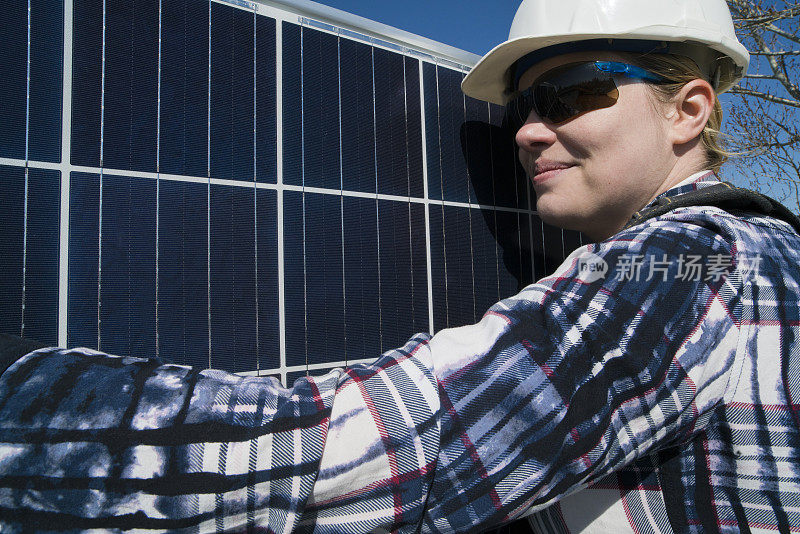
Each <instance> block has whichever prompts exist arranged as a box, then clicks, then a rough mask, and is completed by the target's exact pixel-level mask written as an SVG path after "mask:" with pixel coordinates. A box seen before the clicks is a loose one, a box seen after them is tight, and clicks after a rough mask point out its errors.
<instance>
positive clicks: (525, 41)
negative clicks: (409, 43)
mask: <svg viewBox="0 0 800 534" xmlns="http://www.w3.org/2000/svg"><path fill="white" fill-rule="evenodd" d="M610 38H613V39H615V40H616V39H634V40H648V41H669V42H687V41H692V42H694V43H698V44H703V45H705V46H706V47H709V48H712V49H714V50H716V51H718V52H720V54H721V55H725V56H728V57H730V58H731V59H732V60H733V62H734V63H735V64H736V65H737V66H738V67H740V68H742V69H743V70H746V69H747V65H748V63H749V60H750V54H749V53H748V52H747V49H746V48H745V47H744V46H743V45H742V44H741V43H739V42H738V41H733V40H731V39H724V40H723V41H722V42H720V36H719V34H713V33H711V32H709V35H708V38H707V39H704V38H703V36H701V35H698V34H697V31H695V32H693V34H692V35H691V37H689V36H681V35H676V34H675V28H674V27H671V26H650V27H647V28H641V29H639V30H637V31H635V32H630V33H626V34H616V35H613V36H611V35H608V34H599V33H592V34H590V33H586V34H569V35H550V36H537V37H519V38H517V39H510V40H508V41H506V42H504V43H501V44H499V45H497V46H496V47H494V48H493V49H492V50H491V51H489V52H488V53H487V54H486V55H485V56H483V57H482V58H481V60H480V61H479V62H478V63H477V64H476V65H475V66H474V67H473V68H472V70H471V71H470V72H469V74H467V76H466V77H465V78H464V80H463V82H462V83H461V90H462V91H463V92H464V94H466V95H467V96H469V97H472V98H475V99H478V100H483V101H486V102H491V103H493V104H498V105H505V103H506V100H507V97H508V95H509V94H510V93H511V91H512V90H513V88H512V87H511V80H510V69H511V67H512V66H513V65H514V64H515V63H516V62H517V61H518V60H519V59H520V58H522V57H523V56H525V55H527V54H529V53H531V52H535V51H537V50H541V49H543V48H546V47H549V46H554V45H559V44H564V43H569V42H578V41H586V40H590V39H610ZM736 81H738V80H736V79H733V80H732V81H731V80H730V79H729V80H726V82H725V83H723V84H721V85H720V87H718V88H717V92H718V93H722V92H724V91H726V90H728V89H730V88H731V86H733V85H734V84H735V83H736Z"/></svg>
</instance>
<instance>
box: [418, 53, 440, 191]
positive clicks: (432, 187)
mask: <svg viewBox="0 0 800 534" xmlns="http://www.w3.org/2000/svg"><path fill="white" fill-rule="evenodd" d="M422 80H423V85H424V87H425V95H424V96H425V144H426V146H425V149H426V154H427V160H428V161H427V162H426V163H427V166H428V197H430V198H432V199H436V200H441V199H442V161H441V158H442V150H441V146H440V136H441V132H440V130H439V88H438V85H437V81H436V80H437V76H436V66H435V65H432V64H430V63H425V62H423V63H422Z"/></svg>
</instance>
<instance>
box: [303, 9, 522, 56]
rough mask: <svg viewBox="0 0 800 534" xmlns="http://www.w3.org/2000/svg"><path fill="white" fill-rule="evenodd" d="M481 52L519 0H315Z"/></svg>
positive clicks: (503, 32) (500, 34)
mask: <svg viewBox="0 0 800 534" xmlns="http://www.w3.org/2000/svg"><path fill="white" fill-rule="evenodd" d="M315 1H316V2H318V3H320V4H324V5H326V6H330V7H335V8H336V9H341V10H342V11H347V12H348V13H353V14H355V15H360V16H362V17H365V18H368V19H371V20H374V21H377V22H382V23H383V24H388V25H389V26H394V27H395V28H398V29H400V30H405V31H407V32H411V33H415V34H417V35H421V36H423V37H428V38H429V39H433V40H435V41H439V42H440V43H444V44H448V45H451V46H455V47H456V48H461V49H463V50H466V51H468V52H473V53H475V54H479V55H483V54H485V53H486V52H488V51H489V50H491V49H492V48H493V47H494V46H495V45H497V44H500V43H501V42H503V41H505V40H506V38H507V37H508V29H509V28H510V27H511V21H512V19H513V18H514V13H516V11H517V6H519V3H520V0H489V1H487V0H460V1H455V0H433V1H430V0H429V1H425V0H401V1H399V2H398V1H393V2H387V1H386V0H372V1H369V0H315Z"/></svg>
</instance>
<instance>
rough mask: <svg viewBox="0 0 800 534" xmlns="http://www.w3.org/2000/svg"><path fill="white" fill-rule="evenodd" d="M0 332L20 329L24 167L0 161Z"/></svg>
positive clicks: (23, 234) (23, 231)
mask: <svg viewBox="0 0 800 534" xmlns="http://www.w3.org/2000/svg"><path fill="white" fill-rule="evenodd" d="M0 204H2V205H3V209H2V210H0V228H2V229H3V231H2V232H0V295H2V298H0V332H3V333H6V334H14V335H15V336H19V335H21V333H22V324H21V323H22V262H23V254H24V252H23V251H24V240H25V237H24V236H25V169H24V168H22V167H7V166H5V165H0Z"/></svg>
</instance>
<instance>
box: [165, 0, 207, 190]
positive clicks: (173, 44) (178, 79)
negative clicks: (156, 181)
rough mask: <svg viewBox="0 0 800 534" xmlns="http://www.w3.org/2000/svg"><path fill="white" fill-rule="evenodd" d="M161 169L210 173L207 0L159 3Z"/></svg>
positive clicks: (170, 172) (194, 173) (187, 172)
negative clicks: (201, 0) (160, 4)
mask: <svg viewBox="0 0 800 534" xmlns="http://www.w3.org/2000/svg"><path fill="white" fill-rule="evenodd" d="M160 136H161V138H160V139H161V148H160V156H159V161H160V170H161V172H163V173H169V174H181V175H188V176H207V175H208V3H206V2H197V1H194V0H178V1H170V2H163V3H162V6H161V132H160Z"/></svg>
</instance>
